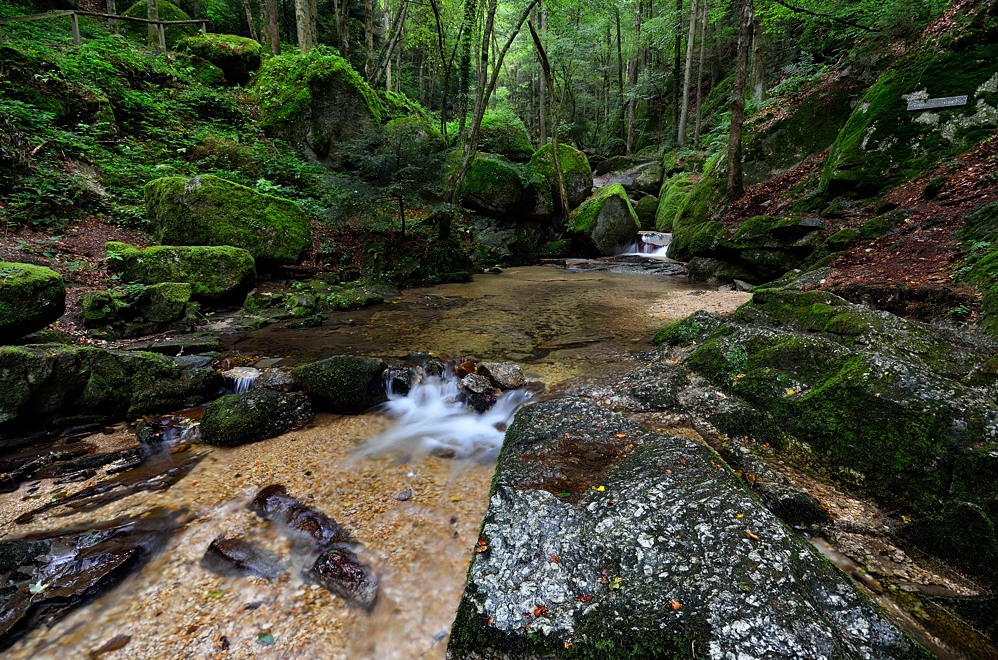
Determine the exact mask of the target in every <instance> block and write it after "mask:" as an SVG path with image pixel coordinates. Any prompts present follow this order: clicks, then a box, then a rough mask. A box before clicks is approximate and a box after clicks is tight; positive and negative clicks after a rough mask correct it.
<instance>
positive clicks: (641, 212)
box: [634, 195, 658, 229]
mask: <svg viewBox="0 0 998 660" xmlns="http://www.w3.org/2000/svg"><path fill="white" fill-rule="evenodd" d="M656 211H658V197H655V195H645V196H644V197H642V198H641V199H639V200H638V201H637V203H636V204H634V212H635V213H637V215H638V221H639V222H640V223H641V228H642V229H655V213H656Z"/></svg>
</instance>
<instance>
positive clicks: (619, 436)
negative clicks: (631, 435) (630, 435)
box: [617, 433, 627, 438]
mask: <svg viewBox="0 0 998 660" xmlns="http://www.w3.org/2000/svg"><path fill="white" fill-rule="evenodd" d="M617 437H618V438H626V437H627V434H626V433H618V434H617Z"/></svg>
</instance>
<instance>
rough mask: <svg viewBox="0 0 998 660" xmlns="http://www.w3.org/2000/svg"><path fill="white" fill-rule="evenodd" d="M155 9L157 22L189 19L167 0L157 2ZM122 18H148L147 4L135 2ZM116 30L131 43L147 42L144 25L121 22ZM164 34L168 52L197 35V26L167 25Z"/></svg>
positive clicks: (185, 13)
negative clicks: (157, 14)
mask: <svg viewBox="0 0 998 660" xmlns="http://www.w3.org/2000/svg"><path fill="white" fill-rule="evenodd" d="M157 7H158V8H159V20H161V21H189V20H190V18H191V17H190V16H189V15H188V14H187V12H185V11H184V10H183V9H181V8H180V7H178V6H177V5H175V4H173V3H172V2H169V0H159V2H158V3H157ZM123 16H128V17H129V18H148V17H149V7H148V3H146V2H144V1H143V0H139V2H136V3H135V4H133V5H132V6H130V7H129V8H128V9H126V10H125V13H124V14H123ZM118 29H119V30H120V31H121V33H122V34H124V35H125V36H126V37H128V38H129V39H130V40H132V41H137V42H139V43H142V44H145V43H148V42H149V36H148V35H149V26H148V25H147V24H145V23H135V22H132V21H121V22H120V23H119V24H118ZM165 33H166V47H167V48H169V49H170V50H176V48H177V44H179V43H180V41H181V40H182V39H184V38H185V37H189V36H192V35H195V34H197V33H198V26H197V25H194V24H188V25H167V26H165ZM157 43H158V42H157Z"/></svg>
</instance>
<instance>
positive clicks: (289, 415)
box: [200, 388, 312, 447]
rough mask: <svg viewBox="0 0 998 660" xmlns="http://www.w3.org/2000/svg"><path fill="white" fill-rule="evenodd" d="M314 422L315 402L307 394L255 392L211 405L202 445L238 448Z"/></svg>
mask: <svg viewBox="0 0 998 660" xmlns="http://www.w3.org/2000/svg"><path fill="white" fill-rule="evenodd" d="M311 419H312V403H311V402H310V401H309V400H308V397H306V396H304V395H303V394H300V393H297V392H294V393H289V392H278V391H276V390H272V389H266V388H261V389H253V390H250V391H249V392H242V393H240V394H230V395H227V396H223V397H221V398H218V399H215V400H214V401H212V402H211V403H209V404H208V406H207V407H206V408H205V409H204V414H203V415H202V416H201V424H200V431H201V442H203V443H205V444H207V445H218V446H221V447H234V446H237V445H242V444H246V443H249V442H256V441H258V440H266V439H267V438H273V437H275V436H278V435H281V434H282V433H287V432H288V431H291V430H293V429H296V428H301V427H302V426H304V425H305V424H307V423H308V422H309V420H311Z"/></svg>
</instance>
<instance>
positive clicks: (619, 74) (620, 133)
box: [613, 5, 626, 139]
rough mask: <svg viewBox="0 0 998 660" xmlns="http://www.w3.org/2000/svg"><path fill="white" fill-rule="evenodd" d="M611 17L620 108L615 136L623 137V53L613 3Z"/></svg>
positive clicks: (618, 17)
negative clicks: (614, 24) (615, 41)
mask: <svg viewBox="0 0 998 660" xmlns="http://www.w3.org/2000/svg"><path fill="white" fill-rule="evenodd" d="M613 19H614V21H615V22H616V24H617V107H618V108H620V123H619V124H618V127H619V128H618V132H617V137H619V138H621V139H623V138H624V136H625V134H626V127H625V126H624V53H623V49H622V48H621V45H620V10H619V9H617V7H616V5H614V10H613Z"/></svg>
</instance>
